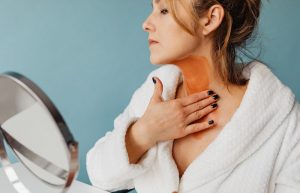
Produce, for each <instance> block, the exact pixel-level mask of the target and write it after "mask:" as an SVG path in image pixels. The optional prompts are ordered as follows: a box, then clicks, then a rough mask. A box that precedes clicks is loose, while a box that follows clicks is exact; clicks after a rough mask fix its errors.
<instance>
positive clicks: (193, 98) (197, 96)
mask: <svg viewBox="0 0 300 193" xmlns="http://www.w3.org/2000/svg"><path fill="white" fill-rule="evenodd" d="M209 91H210V90H205V91H201V92H198V93H194V94H191V95H189V96H186V97H182V98H179V99H177V100H179V102H180V103H181V104H182V105H183V106H187V105H190V104H193V103H195V102H197V101H199V100H203V99H205V98H207V97H209V96H210V94H211V93H212V92H211V91H210V92H209Z"/></svg>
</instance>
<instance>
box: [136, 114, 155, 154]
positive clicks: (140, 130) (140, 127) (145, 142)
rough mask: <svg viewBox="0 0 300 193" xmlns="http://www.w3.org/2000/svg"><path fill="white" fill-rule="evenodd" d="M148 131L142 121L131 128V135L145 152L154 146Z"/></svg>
mask: <svg viewBox="0 0 300 193" xmlns="http://www.w3.org/2000/svg"><path fill="white" fill-rule="evenodd" d="M149 131H150V130H149V127H148V126H147V124H146V123H145V122H143V120H142V119H139V120H137V121H136V122H135V123H134V125H133V126H132V132H133V135H134V136H135V138H136V139H138V140H139V142H140V145H142V146H143V147H144V148H146V149H147V150H148V149H150V148H151V147H153V146H154V145H155V144H156V140H155V137H153V136H152V135H151V133H150V132H149Z"/></svg>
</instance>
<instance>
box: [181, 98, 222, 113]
mask: <svg viewBox="0 0 300 193" xmlns="http://www.w3.org/2000/svg"><path fill="white" fill-rule="evenodd" d="M217 100H218V99H214V98H213V97H212V96H211V97H208V98H205V99H203V100H201V101H198V102H195V103H192V104H190V105H187V106H185V107H184V108H183V110H184V112H185V113H186V115H189V114H191V113H193V112H195V111H198V110H201V109H203V108H204V107H207V106H208V105H210V104H212V103H215V102H216V101H217Z"/></svg>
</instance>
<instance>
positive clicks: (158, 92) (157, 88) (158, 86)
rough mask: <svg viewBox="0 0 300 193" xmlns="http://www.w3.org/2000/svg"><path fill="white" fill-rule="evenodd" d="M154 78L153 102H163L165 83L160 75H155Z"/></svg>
mask: <svg viewBox="0 0 300 193" xmlns="http://www.w3.org/2000/svg"><path fill="white" fill-rule="evenodd" d="M152 80H153V83H154V92H153V95H152V97H151V102H161V101H162V92H163V84H162V82H161V80H160V79H159V78H158V77H153V78H152Z"/></svg>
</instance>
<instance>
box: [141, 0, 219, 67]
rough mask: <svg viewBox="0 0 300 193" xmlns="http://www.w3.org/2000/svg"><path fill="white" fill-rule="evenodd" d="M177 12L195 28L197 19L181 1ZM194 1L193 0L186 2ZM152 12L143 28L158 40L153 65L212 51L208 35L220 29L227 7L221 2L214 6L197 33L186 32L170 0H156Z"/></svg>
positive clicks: (153, 47)
mask: <svg viewBox="0 0 300 193" xmlns="http://www.w3.org/2000/svg"><path fill="white" fill-rule="evenodd" d="M174 2H175V5H176V11H177V15H178V17H179V18H180V20H181V21H182V22H184V23H185V24H186V25H187V27H188V28H189V29H190V30H191V31H193V30H192V29H193V26H194V25H193V22H192V19H191V16H190V13H188V12H187V10H188V9H185V8H184V7H183V5H182V4H181V3H179V1H174ZM186 2H187V3H191V2H192V1H188V0H187V1H186ZM152 7H153V9H152V12H151V13H150V15H149V16H148V17H147V18H146V20H145V21H144V22H143V25H142V27H143V29H144V31H145V32H148V33H149V37H148V39H149V40H150V39H151V40H154V41H156V42H158V43H153V44H149V50H150V62H151V63H152V64H173V63H175V62H176V61H178V60H182V59H184V58H187V57H188V56H190V55H196V56H199V55H205V54H207V53H209V51H210V50H209V49H208V41H209V40H210V39H209V38H208V37H209V36H208V35H209V34H210V33H211V32H212V31H214V30H216V29H217V28H218V27H219V25H220V23H221V22H222V19H223V16H224V10H223V8H222V7H221V6H220V5H213V6H212V7H211V8H210V9H209V10H208V11H207V14H206V16H203V17H202V18H200V19H199V24H200V30H199V29H198V31H197V34H196V35H191V34H189V33H188V32H187V31H185V30H184V29H183V28H182V27H181V26H180V25H179V24H178V23H177V22H176V20H175V18H174V17H173V16H172V13H171V9H170V8H169V7H168V2H166V0H153V2H152Z"/></svg>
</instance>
